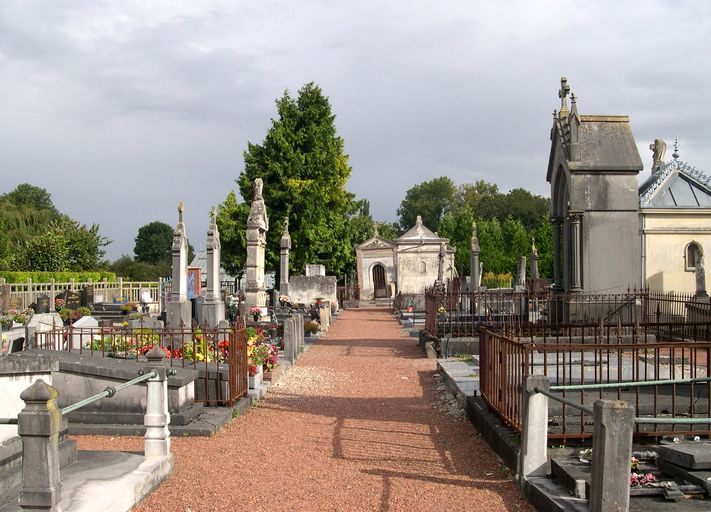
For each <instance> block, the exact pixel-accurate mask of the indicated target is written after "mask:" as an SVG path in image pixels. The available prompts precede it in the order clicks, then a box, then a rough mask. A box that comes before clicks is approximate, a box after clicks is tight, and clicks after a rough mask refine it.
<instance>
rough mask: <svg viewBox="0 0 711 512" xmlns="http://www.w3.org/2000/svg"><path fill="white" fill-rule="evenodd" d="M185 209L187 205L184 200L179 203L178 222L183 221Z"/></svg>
mask: <svg viewBox="0 0 711 512" xmlns="http://www.w3.org/2000/svg"><path fill="white" fill-rule="evenodd" d="M184 211H185V205H184V204H183V202H182V201H180V202H179V203H178V222H179V223H182V222H183V212H184Z"/></svg>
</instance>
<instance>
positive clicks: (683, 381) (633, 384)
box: [551, 377, 711, 391]
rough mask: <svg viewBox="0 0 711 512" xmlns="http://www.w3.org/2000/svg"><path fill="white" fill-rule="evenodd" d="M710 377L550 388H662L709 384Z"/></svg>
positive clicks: (554, 387)
mask: <svg viewBox="0 0 711 512" xmlns="http://www.w3.org/2000/svg"><path fill="white" fill-rule="evenodd" d="M709 381H711V377H698V378H694V379H666V380H646V381H625V382H604V383H600V384H570V385H567V386H551V391H584V390H589V389H605V388H629V387H642V386H662V385H664V384H694V383H696V382H709Z"/></svg>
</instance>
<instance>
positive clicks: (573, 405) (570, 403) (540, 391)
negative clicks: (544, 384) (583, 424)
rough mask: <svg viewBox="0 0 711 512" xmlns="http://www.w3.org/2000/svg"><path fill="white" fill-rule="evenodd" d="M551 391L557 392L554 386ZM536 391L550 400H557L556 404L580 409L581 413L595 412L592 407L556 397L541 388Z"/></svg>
mask: <svg viewBox="0 0 711 512" xmlns="http://www.w3.org/2000/svg"><path fill="white" fill-rule="evenodd" d="M550 389H551V391H555V390H554V389H553V386H551V388H550ZM534 391H535V392H536V393H541V394H542V395H546V396H547V397H548V398H551V399H553V400H555V401H556V402H560V403H562V404H565V405H569V406H570V407H572V408H574V409H578V410H579V411H583V412H586V413H588V414H592V412H593V410H592V407H586V406H584V405H583V404H581V403H580V402H573V401H572V400H568V399H567V398H563V397H562V396H558V395H554V394H553V393H550V392H548V391H546V390H545V389H541V388H538V387H537V388H535V389H534Z"/></svg>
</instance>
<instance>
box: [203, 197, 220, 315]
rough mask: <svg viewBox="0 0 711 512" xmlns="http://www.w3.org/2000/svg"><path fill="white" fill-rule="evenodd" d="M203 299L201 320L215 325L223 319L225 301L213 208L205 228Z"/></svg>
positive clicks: (218, 237) (217, 232)
mask: <svg viewBox="0 0 711 512" xmlns="http://www.w3.org/2000/svg"><path fill="white" fill-rule="evenodd" d="M203 299H204V302H203V306H202V309H203V320H204V322H205V323H206V324H207V326H208V327H216V326H217V324H219V323H220V322H221V321H222V320H224V319H225V303H224V302H223V301H222V297H221V296H220V232H219V231H218V229H217V210H215V208H213V209H212V210H211V211H210V225H209V226H208V228H207V286H206V287H205V290H204V291H203Z"/></svg>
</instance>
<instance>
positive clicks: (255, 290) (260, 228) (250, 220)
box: [245, 178, 269, 308]
mask: <svg viewBox="0 0 711 512" xmlns="http://www.w3.org/2000/svg"><path fill="white" fill-rule="evenodd" d="M262 187H263V182H262V179H261V178H257V179H255V180H254V197H253V199H252V206H251V208H250V210H249V217H247V262H246V264H245V267H246V274H247V291H246V294H245V302H246V304H245V305H246V307H247V308H251V307H254V306H265V305H266V303H267V291H266V287H265V285H264V251H265V248H266V245H267V231H269V218H268V217H267V209H266V206H265V205H264V197H262Z"/></svg>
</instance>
